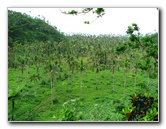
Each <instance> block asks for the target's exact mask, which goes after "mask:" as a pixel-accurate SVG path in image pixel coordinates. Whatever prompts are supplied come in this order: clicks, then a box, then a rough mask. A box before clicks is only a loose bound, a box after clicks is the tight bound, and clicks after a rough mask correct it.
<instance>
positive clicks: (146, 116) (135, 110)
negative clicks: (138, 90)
mask: <svg viewBox="0 0 166 129" xmlns="http://www.w3.org/2000/svg"><path fill="white" fill-rule="evenodd" d="M130 100H131V103H130V104H129V106H128V107H127V108H123V109H122V112H121V113H122V115H123V120H127V121H158V99H157V98H154V97H150V96H148V95H143V94H135V95H131V96H130Z"/></svg>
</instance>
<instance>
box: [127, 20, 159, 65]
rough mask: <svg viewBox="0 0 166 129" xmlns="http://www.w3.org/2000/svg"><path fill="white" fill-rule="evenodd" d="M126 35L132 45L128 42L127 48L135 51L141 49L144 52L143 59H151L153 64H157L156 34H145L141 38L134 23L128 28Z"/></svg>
mask: <svg viewBox="0 0 166 129" xmlns="http://www.w3.org/2000/svg"><path fill="white" fill-rule="evenodd" d="M126 33H127V34H129V35H130V37H129V39H130V41H131V42H132V43H133V44H132V45H131V43H130V42H129V46H132V48H137V49H140V48H142V49H143V50H145V51H146V55H145V56H144V57H153V58H154V60H155V62H158V33H154V34H146V35H145V36H142V37H141V36H140V32H139V27H138V25H137V24H136V23H133V24H132V26H128V29H127V31H126Z"/></svg>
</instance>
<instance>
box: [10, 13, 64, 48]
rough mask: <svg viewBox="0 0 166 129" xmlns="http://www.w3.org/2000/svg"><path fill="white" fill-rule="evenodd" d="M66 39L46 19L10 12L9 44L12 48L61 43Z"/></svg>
mask: <svg viewBox="0 0 166 129" xmlns="http://www.w3.org/2000/svg"><path fill="white" fill-rule="evenodd" d="M64 38H65V37H64V35H63V34H62V33H61V32H59V31H58V30H57V28H56V27H54V26H51V25H50V24H49V23H48V21H45V19H40V18H37V17H35V18H33V17H31V16H29V15H27V14H22V13H20V12H15V11H11V10H8V41H9V43H8V44H9V46H10V47H11V46H14V44H16V43H21V44H26V43H33V42H40V41H42V42H46V41H53V42H60V41H62V40H64Z"/></svg>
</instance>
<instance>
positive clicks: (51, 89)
mask: <svg viewBox="0 0 166 129" xmlns="http://www.w3.org/2000/svg"><path fill="white" fill-rule="evenodd" d="M52 84H53V80H52V78H51V103H52V104H53V86H52Z"/></svg>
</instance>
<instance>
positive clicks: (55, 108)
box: [8, 66, 158, 121]
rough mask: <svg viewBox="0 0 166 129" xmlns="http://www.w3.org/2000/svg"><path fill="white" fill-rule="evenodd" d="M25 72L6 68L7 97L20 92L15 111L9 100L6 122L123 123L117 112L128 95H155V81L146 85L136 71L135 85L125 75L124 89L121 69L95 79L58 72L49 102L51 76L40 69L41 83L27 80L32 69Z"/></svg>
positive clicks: (88, 72) (130, 75) (87, 72)
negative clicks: (68, 121) (59, 73)
mask: <svg viewBox="0 0 166 129" xmlns="http://www.w3.org/2000/svg"><path fill="white" fill-rule="evenodd" d="M27 69H28V70H25V71H24V73H23V74H22V73H21V71H18V69H14V68H9V69H8V75H9V77H8V86H9V87H8V88H9V95H10V94H12V92H14V91H19V90H20V89H21V90H20V91H19V92H18V94H17V95H15V97H14V101H15V102H14V109H12V99H9V101H8V115H9V116H8V117H9V121H63V120H64V121H67V120H68V118H70V119H69V120H75V121H122V117H121V113H120V111H121V110H122V108H124V107H125V106H127V105H128V104H129V102H130V101H129V100H128V99H129V95H132V94H135V93H143V94H144V93H148V94H150V95H153V96H154V95H156V96H158V79H157V78H155V79H151V78H150V79H149V82H148V81H147V80H148V79H147V75H146V72H141V71H139V72H138V74H137V76H136V79H137V82H136V86H135V77H134V75H133V73H132V72H130V71H129V72H127V74H126V86H125V87H124V73H123V69H122V68H120V70H119V71H118V70H115V73H114V77H113V76H112V75H111V73H110V71H109V70H102V71H100V72H99V73H98V75H97V79H96V73H95V72H93V71H91V70H85V71H84V72H83V74H81V73H80V72H76V73H75V74H74V75H72V74H71V73H70V76H67V77H66V75H65V74H64V72H61V77H59V76H55V78H54V81H53V85H52V86H53V91H52V93H53V96H52V97H53V103H52V102H51V99H52V98H51V89H50V82H51V81H50V75H49V74H46V73H44V71H43V70H42V69H41V70H40V71H39V74H40V76H41V78H40V80H38V81H37V82H34V81H30V79H29V77H30V76H32V75H33V74H34V73H35V69H34V67H32V66H30V67H29V68H27ZM65 69H66V68H65V67H64V70H65ZM16 78H17V79H16ZM96 80H97V81H96ZM81 84H82V85H81ZM96 85H97V89H96ZM35 88H36V89H35Z"/></svg>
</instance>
